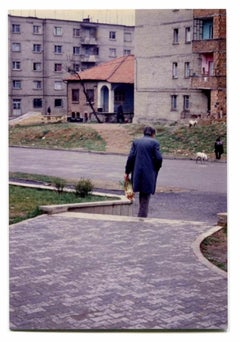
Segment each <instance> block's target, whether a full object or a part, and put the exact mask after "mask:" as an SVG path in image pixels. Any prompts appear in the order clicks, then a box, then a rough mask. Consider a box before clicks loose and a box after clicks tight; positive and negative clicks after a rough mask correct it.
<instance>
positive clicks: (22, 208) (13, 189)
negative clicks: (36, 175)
mask: <svg viewBox="0 0 240 342" xmlns="http://www.w3.org/2000/svg"><path fill="white" fill-rule="evenodd" d="M106 199H109V197H105V196H94V195H91V194H90V195H88V196H86V197H85V198H80V197H77V196H76V195H75V193H67V192H63V193H62V194H58V193H57V192H56V191H52V190H41V189H33V188H27V187H22V186H15V185H10V186H9V223H10V224H13V223H17V222H20V221H23V220H26V219H28V218H32V217H35V216H37V215H40V214H42V212H41V211H40V209H39V206H40V205H50V204H66V203H83V202H93V201H104V200H106Z"/></svg>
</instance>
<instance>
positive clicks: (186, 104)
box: [183, 95, 189, 110]
mask: <svg viewBox="0 0 240 342" xmlns="http://www.w3.org/2000/svg"><path fill="white" fill-rule="evenodd" d="M183 109H184V110H189V95H184V96H183Z"/></svg>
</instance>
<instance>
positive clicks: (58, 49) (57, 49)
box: [54, 45, 62, 55]
mask: <svg viewBox="0 0 240 342" xmlns="http://www.w3.org/2000/svg"><path fill="white" fill-rule="evenodd" d="M54 53H55V54H56V55H59V54H61V53H62V45H54Z"/></svg>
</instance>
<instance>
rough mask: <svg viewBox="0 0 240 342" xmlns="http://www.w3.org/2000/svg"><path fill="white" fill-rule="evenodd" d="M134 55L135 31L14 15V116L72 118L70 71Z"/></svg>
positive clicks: (11, 93) (11, 111)
mask: <svg viewBox="0 0 240 342" xmlns="http://www.w3.org/2000/svg"><path fill="white" fill-rule="evenodd" d="M133 53H134V27H133V26H125V25H112V24H103V23H94V22H91V21H90V20H89V19H88V18H87V19H84V20H83V21H68V20H57V19H41V18H36V17H22V16H12V15H9V116H18V115H21V114H24V113H27V112H32V111H37V112H41V113H43V114H44V113H46V112H47V108H49V107H50V108H51V112H52V113H55V114H64V113H67V89H66V84H65V83H64V81H63V80H64V78H66V76H67V75H68V70H69V69H72V70H74V71H76V72H77V71H80V70H84V69H87V68H89V67H91V66H94V65H97V64H99V63H101V62H106V61H109V60H111V59H113V58H115V57H121V56H123V55H128V54H133Z"/></svg>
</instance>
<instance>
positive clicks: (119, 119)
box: [117, 104, 124, 123]
mask: <svg viewBox="0 0 240 342" xmlns="http://www.w3.org/2000/svg"><path fill="white" fill-rule="evenodd" d="M117 122H118V123H124V115H123V106H122V105H121V104H120V105H119V106H118V108H117Z"/></svg>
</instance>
